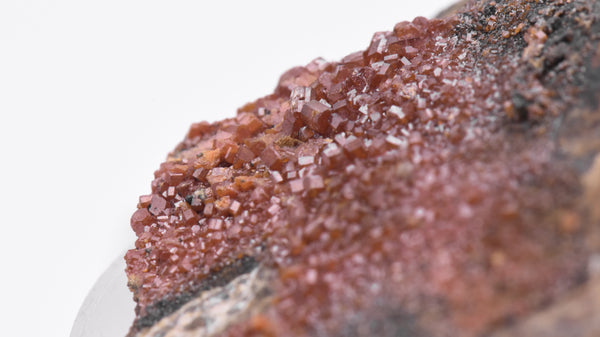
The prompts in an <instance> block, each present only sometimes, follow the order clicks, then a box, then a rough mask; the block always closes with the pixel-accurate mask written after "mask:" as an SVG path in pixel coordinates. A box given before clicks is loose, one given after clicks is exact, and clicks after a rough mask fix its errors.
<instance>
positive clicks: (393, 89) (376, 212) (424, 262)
mask: <svg viewBox="0 0 600 337" xmlns="http://www.w3.org/2000/svg"><path fill="white" fill-rule="evenodd" d="M590 6H591V5H590V2H589V1H581V2H571V1H555V2H553V3H552V4H542V3H539V2H528V1H503V2H500V1H498V2H488V1H479V2H476V3H473V4H472V5H471V6H470V7H468V8H467V9H465V11H466V12H465V14H462V15H457V16H451V17H448V18H444V19H431V20H428V19H425V18H421V17H419V18H416V19H414V20H413V21H412V22H401V23H398V24H397V25H396V26H395V27H394V29H393V31H390V32H380V33H376V34H375V35H374V37H373V39H372V41H371V43H370V45H369V46H368V47H367V49H366V50H365V51H360V52H357V53H352V54H350V55H348V56H346V57H344V58H343V59H342V60H341V61H339V62H326V61H324V60H322V59H317V60H314V61H312V62H311V63H310V64H308V65H307V66H305V67H297V68H293V69H291V70H289V71H288V72H286V73H285V74H284V75H283V76H282V77H281V79H280V81H279V83H278V85H277V87H276V89H275V91H274V93H273V94H271V95H269V96H266V97H263V98H260V99H258V100H257V101H255V102H252V103H249V104H246V105H245V106H243V107H242V108H240V109H239V110H238V113H237V116H236V117H234V118H230V119H226V120H223V121H220V122H216V123H214V124H209V123H206V122H201V123H196V124H194V125H192V126H191V128H190V130H189V132H188V134H187V135H186V137H185V139H184V140H183V141H182V142H181V143H180V144H179V145H178V146H177V148H176V149H175V150H174V151H173V152H172V153H171V154H170V155H169V157H168V159H167V161H166V162H165V163H163V164H162V165H161V166H160V168H159V170H157V171H156V173H155V179H154V181H153V182H152V194H151V195H148V196H142V197H140V200H139V204H138V210H137V211H136V212H135V213H134V214H133V216H132V218H131V227H132V228H133V230H134V231H135V233H136V235H137V236H138V239H137V241H136V243H135V249H132V250H130V251H129V252H128V253H127V256H126V260H127V264H128V266H127V274H128V277H129V286H130V288H131V289H132V290H133V292H134V297H135V299H136V301H137V303H138V310H139V313H138V317H144V316H145V315H146V314H147V308H149V307H150V306H152V305H154V304H155V302H157V301H159V300H165V299H166V300H168V299H170V298H173V296H175V294H178V293H181V292H186V291H193V289H194V285H195V284H197V283H198V282H200V281H201V280H203V279H205V278H206V277H207V276H208V275H209V274H210V273H211V271H214V270H219V269H221V268H223V267H225V266H227V265H228V264H230V263H232V261H235V260H236V259H239V258H240V257H241V256H252V257H254V258H255V259H256V260H257V261H258V262H259V263H261V264H263V265H265V266H268V267H269V268H272V269H274V270H276V271H277V275H279V277H278V278H276V279H275V281H274V284H273V285H272V286H273V289H274V291H275V295H274V296H275V300H274V302H273V305H272V306H271V307H269V308H268V309H267V310H266V311H265V312H264V313H263V314H262V315H264V317H266V319H267V322H270V323H268V324H267V323H265V321H264V320H260V321H261V322H262V323H261V325H260V327H257V326H253V323H252V322H253V321H252V320H250V321H249V322H246V323H243V324H241V325H240V326H238V327H236V329H237V330H232V331H233V332H231V334H232V335H235V334H236V333H239V334H242V335H243V334H246V335H251V334H252V332H253V331H254V332H256V331H259V332H260V331H262V330H261V329H264V331H275V335H285V334H286V333H287V332H289V331H293V333H291V334H300V335H302V334H308V335H310V334H311V333H314V332H315V330H314V329H317V330H318V329H322V331H327V332H331V331H338V329H340V325H341V324H342V325H343V324H344V323H342V322H350V321H352V317H353V315H354V313H356V312H361V310H366V309H365V308H367V309H368V308H371V307H373V306H377V305H380V304H381V303H382V304H381V305H383V306H391V307H392V308H396V307H397V306H399V305H400V306H401V307H402V310H403V311H405V312H407V313H409V314H419V315H423V317H425V318H423V320H424V321H423V322H422V323H424V324H425V323H428V324H429V323H430V324H432V326H446V327H452V328H453V329H457V331H463V333H462V334H461V335H464V336H471V335H476V334H479V333H482V332H485V331H486V329H489V327H490V326H491V325H492V324H495V323H496V322H499V321H501V320H503V319H507V317H512V316H514V315H520V314H523V313H526V312H528V311H530V310H533V309H534V308H536V307H537V306H539V305H540V304H541V303H544V301H546V300H548V299H549V298H550V297H551V296H552V295H554V294H556V293H560V292H561V291H564V290H565V289H567V288H569V287H570V286H571V285H573V284H574V283H575V282H576V277H574V275H576V274H577V273H578V271H579V270H581V269H582V268H583V267H582V266H583V265H584V260H585V259H584V257H583V256H584V253H583V250H584V248H582V247H580V246H578V245H577V239H576V237H577V235H578V234H577V230H560V228H563V227H564V228H574V227H576V225H572V224H571V223H572V222H573V221H577V220H576V217H574V215H573V214H571V213H569V212H572V211H571V207H572V205H573V200H574V199H575V198H576V196H577V195H578V193H579V192H578V190H577V188H575V187H574V186H578V181H577V180H576V177H575V176H574V174H573V172H572V169H571V168H570V167H569V166H568V165H567V164H565V163H564V162H562V161H560V160H555V158H554V151H555V147H556V145H555V143H554V140H553V139H552V137H550V136H548V135H549V133H550V132H551V131H550V130H549V128H548V125H551V123H552V121H553V120H555V119H556V118H558V117H559V116H561V114H563V113H564V112H565V111H568V109H567V108H568V107H569V106H570V105H571V104H573V102H574V100H575V98H576V93H577V89H576V88H575V85H574V83H575V82H576V81H577V76H578V75H577V72H579V70H580V69H581V67H583V66H584V62H586V61H585V60H584V59H583V58H577V57H575V56H572V55H562V56H561V57H557V58H556V60H554V61H552V60H550V61H551V62H550V63H548V62H549V61H548V60H549V59H548V57H545V56H544V55H545V54H544V53H548V50H554V49H556V50H558V49H560V48H561V46H562V45H560V43H562V42H561V41H558V40H557V41H554V40H552V36H554V35H553V33H555V30H557V29H558V28H556V27H557V26H556V24H555V22H556V20H563V21H564V23H565V24H566V23H569V24H573V22H575V21H577V22H587V21H586V20H591V19H590V15H591V14H590V13H591V10H590V9H589V8H591V7H590ZM561 22H562V21H561ZM578 27H579V28H577V29H580V30H581V31H584V32H585V25H582V26H578ZM588 28H589V27H588ZM552 43H554V44H552ZM552 48H554V49H552ZM562 48H564V46H562ZM573 48H574V47H573ZM594 48H595V47H592V46H591V44H585V45H582V46H581V48H580V49H579V50H578V52H582V53H583V52H590V51H591V50H595V49H594ZM557 52H558V51H553V52H552V53H557ZM552 55H554V54H552ZM552 62H558V63H557V64H554V63H552ZM559 98H560V99H559ZM522 123H528V124H527V126H528V129H527V130H526V131H523V128H522V127H521V125H522ZM555 212H563V213H564V214H567V215H566V219H568V220H569V221H568V222H569V224H567V225H564V224H562V222H561V219H563V220H564V219H565V217H558V216H553V215H554V214H555ZM561 214H562V213H561ZM573 219H575V220H573ZM561 226H562V227H561ZM557 228H558V230H557ZM540 261H543V263H541V262H540ZM473 300H476V301H477V305H473V302H472V301H473ZM378 303H379V304H378ZM441 312H444V314H441ZM428 319H429V320H431V322H430V321H428ZM311 329H313V330H311ZM264 331H263V332H264ZM319 331H321V330H319Z"/></svg>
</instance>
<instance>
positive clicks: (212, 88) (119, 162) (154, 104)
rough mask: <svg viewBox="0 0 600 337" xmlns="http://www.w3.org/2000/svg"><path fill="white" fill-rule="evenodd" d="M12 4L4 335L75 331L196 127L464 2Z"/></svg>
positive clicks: (1, 48) (3, 14) (0, 10)
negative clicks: (162, 170) (161, 176)
mask: <svg viewBox="0 0 600 337" xmlns="http://www.w3.org/2000/svg"><path fill="white" fill-rule="evenodd" d="M212 2H215V1H211V4H210V5H208V4H205V3H203V2H201V1H199V0H198V1H176V0H171V1H156V0H136V1H132V0H103V1H93V2H92V1H82V0H71V1H69V0H57V1H43V0H29V1H28V0H0V310H1V312H0V317H1V318H0V321H1V322H2V324H1V326H0V331H1V332H0V334H1V335H3V336H57V337H58V336H68V334H69V332H70V329H71V325H72V324H73V320H74V318H75V316H76V314H77V310H78V308H79V306H80V305H81V303H82V301H83V299H84V297H85V295H86V293H87V292H88V291H89V289H90V288H91V287H92V285H93V284H94V281H95V280H96V279H97V278H98V276H99V275H100V274H101V273H102V271H103V270H104V269H105V268H106V267H107V266H108V265H109V264H110V262H111V261H112V260H114V259H115V258H117V257H118V256H119V255H120V254H122V253H123V252H124V251H125V249H127V248H128V247H130V246H132V244H133V241H134V235H133V234H132V231H131V230H130V228H129V215H130V214H131V213H132V212H133V211H134V210H135V207H136V203H137V198H138V196H139V195H140V194H147V193H148V192H149V191H150V181H151V180H152V177H153V175H152V174H153V171H154V170H155V169H156V168H158V166H159V164H160V162H161V161H162V160H163V159H164V158H165V156H166V154H167V153H168V152H169V151H170V150H171V149H172V148H173V147H174V146H175V145H176V144H177V142H179V141H180V140H181V139H182V137H183V136H184V135H185V133H186V131H187V128H188V126H189V125H190V124H191V123H192V122H194V121H201V120H209V121H212V120H217V119H221V118H224V117H231V116H233V115H234V114H235V111H236V108H237V107H239V106H241V105H243V104H244V103H246V102H249V101H252V100H254V99H256V98H258V97H260V96H263V95H266V94H268V93H270V92H271V91H272V89H273V88H274V86H275V84H276V83H277V79H278V78H279V75H280V74H281V73H282V72H283V71H285V70H286V69H288V68H290V67H292V66H296V65H304V64H306V63H308V62H309V61H311V60H312V59H314V58H315V57H317V56H323V57H325V58H326V59H328V60H337V59H339V58H341V57H343V56H344V55H346V54H349V53H351V52H354V51H357V50H359V49H364V48H366V47H367V46H368V44H369V41H370V38H371V36H372V34H373V33H374V32H376V31H382V30H391V29H392V28H393V26H394V24H395V23H396V22H398V21H402V20H407V19H412V18H413V17H415V16H417V15H422V16H428V17H431V16H433V15H434V14H435V13H437V12H438V11H439V10H440V9H441V8H444V7H445V6H446V5H447V4H448V0H421V1H418V2H414V1H413V2H407V1H402V0H397V1H360V2H359V1H324V0H322V1H313V0H302V1H294V2H283V1H279V2H276V1H236V2H232V1H222V2H220V3H219V4H214V3H212Z"/></svg>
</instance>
